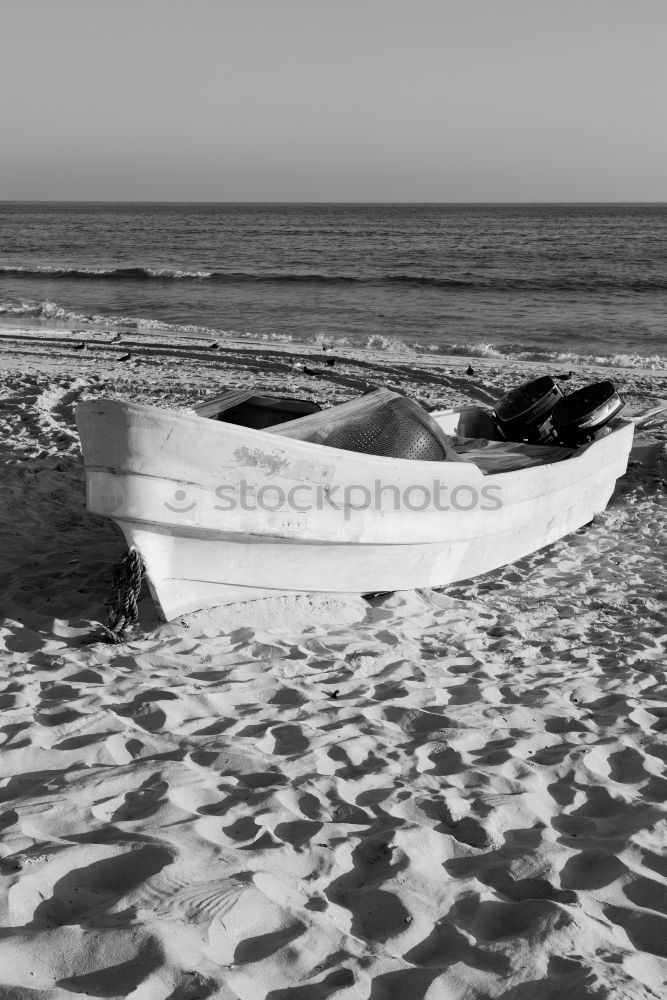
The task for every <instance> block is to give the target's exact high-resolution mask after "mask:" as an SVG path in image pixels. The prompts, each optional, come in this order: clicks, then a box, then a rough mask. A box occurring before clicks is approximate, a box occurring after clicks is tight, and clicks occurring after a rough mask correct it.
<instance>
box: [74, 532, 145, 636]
mask: <svg viewBox="0 0 667 1000" xmlns="http://www.w3.org/2000/svg"><path fill="white" fill-rule="evenodd" d="M143 576H144V565H143V563H142V561H141V556H140V555H139V553H138V552H137V550H136V549H130V550H129V552H126V553H125V554H124V555H123V556H121V558H120V559H119V560H118V562H117V563H116V565H115V566H114V567H113V583H112V584H111V589H110V591H109V597H108V598H107V609H108V614H107V621H108V625H102V624H101V623H100V622H97V623H96V626H97V630H96V631H95V632H93V633H91V635H90V636H88V637H87V639H86V642H109V643H116V644H117V643H121V642H125V640H126V638H127V637H128V635H129V634H130V633H131V632H132V631H133V629H134V626H135V625H136V624H137V622H138V621H139V608H138V607H137V600H138V598H139V592H140V591H141V581H142V579H143Z"/></svg>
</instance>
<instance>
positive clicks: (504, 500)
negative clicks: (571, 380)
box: [76, 390, 633, 620]
mask: <svg viewBox="0 0 667 1000" xmlns="http://www.w3.org/2000/svg"><path fill="white" fill-rule="evenodd" d="M382 392H384V393H385V394H386V390H381V393H382ZM247 395H248V394H246V396H247ZM389 395H393V394H391V393H389ZM411 405H413V406H415V405H416V404H411ZM345 406H348V407H352V408H354V404H344V406H343V407H342V408H340V407H336V408H335V410H336V411H339V410H344V408H345ZM202 410H205V407H202ZM332 412H333V410H329V411H324V413H325V414H331V413H332ZM322 416H323V415H322V414H314V415H313V416H305V417H301V418H300V419H297V420H292V421H291V422H290V423H284V424H281V425H278V426H274V427H268V428H266V429H264V430H258V429H256V428H251V427H246V426H242V425H240V424H235V423H227V422H224V420H222V419H211V417H210V416H202V415H201V413H188V412H174V411H169V410H165V409H160V408H158V407H153V406H143V405H137V404H134V403H125V402H119V401H117V400H106V399H103V400H95V401H87V402H84V403H82V404H80V405H79V407H78V409H77V414H76V418H77V423H78V427H79V433H80V437H81V442H82V447H83V454H84V461H85V468H86V480H87V506H88V509H89V510H90V511H91V512H93V513H95V514H100V515H104V516H107V517H110V518H112V519H113V520H114V521H115V522H116V523H117V524H118V525H119V527H120V528H121V530H122V532H123V534H124V535H125V538H126V540H127V543H128V546H130V547H134V548H136V549H137V550H138V552H139V554H140V555H141V558H142V559H143V562H144V564H145V567H146V575H147V579H148V582H149V585H150V588H151V591H152V594H153V597H154V599H155V602H156V605H157V607H158V610H159V613H160V614H161V616H162V617H163V618H164V619H166V620H171V619H173V618H175V617H177V616H179V615H182V614H185V613H188V612H192V611H196V610H199V609H203V608H212V607H215V606H219V605H225V604H232V603H237V602H243V601H250V600H255V599H258V598H263V597H268V596H274V595H278V594H285V593H290V594H303V593H313V592H320V593H322V592H324V593H337V594H344V593H352V594H367V593H373V592H379V591H393V590H410V589H414V588H421V587H441V586H443V585H445V584H448V583H452V582H454V581H456V580H461V579H465V578H468V577H472V576H476V575H478V574H480V573H486V572H488V571H489V570H493V569H495V568H497V567H499V566H502V565H505V564H506V563H510V562H514V561H516V560H517V559H520V558H521V557H523V556H525V555H528V554H529V553H531V552H534V551H535V550H537V549H539V548H542V547H543V546H545V545H550V544H551V543H553V542H555V541H556V540H557V539H559V538H561V537H563V536H564V535H567V534H568V533H569V532H572V531H574V530H575V529H577V528H579V527H581V526H582V525H584V524H586V523H588V522H589V521H590V520H591V519H592V518H593V516H594V515H595V514H596V513H598V512H600V511H602V510H604V508H605V507H606V505H607V503H608V501H609V499H610V497H611V495H612V492H613V490H614V486H615V483H616V479H617V478H618V477H619V476H622V475H623V473H624V472H625V470H626V466H627V460H628V455H629V452H630V448H631V446H632V438H633V423H632V421H629V420H624V419H621V418H616V419H615V420H614V421H613V423H612V424H611V425H610V426H609V427H608V428H607V429H606V430H605V432H604V434H603V435H602V436H600V437H599V439H597V440H593V441H591V442H589V443H587V444H585V445H583V446H581V447H579V448H576V449H574V450H571V451H569V450H568V451H565V450H564V449H558V448H556V449H554V448H549V447H542V446H540V445H514V444H508V443H506V442H505V443H501V442H500V441H499V440H498V438H499V435H498V434H497V432H496V431H495V427H494V422H493V419H492V416H491V411H489V410H486V409H484V408H481V407H467V408H463V409H459V410H448V411H441V412H437V413H433V414H430V415H426V417H425V419H426V420H427V421H428V422H429V424H430V427H431V431H432V434H433V435H434V437H435V438H437V437H438V436H439V437H440V440H441V442H442V443H443V449H444V451H443V457H444V458H445V459H446V460H440V461H433V460H421V459H408V458H405V459H396V458H393V457H387V456H382V455H374V454H364V453H360V452H357V451H349V450H344V449H342V448H336V447H331V446H328V445H323V444H321V443H317V440H318V437H317V435H315V437H314V440H300V439H299V438H298V437H297V436H296V435H298V434H303V433H304V432H303V431H302V430H301V428H303V426H306V428H308V427H309V426H310V424H309V423H308V422H311V423H312V422H313V421H314V425H313V426H315V425H317V421H318V420H320V418H322ZM318 426H319V425H318ZM447 435H458V438H457V440H456V441H455V442H454V444H455V445H456V444H457V447H458V450H454V451H452V448H450V447H448V443H449V444H450V445H451V444H452V441H451V439H450V438H448V437H447ZM311 437H312V434H311ZM461 438H463V439H477V440H473V441H471V440H463V443H461ZM479 439H483V440H479ZM445 452H446V455H445Z"/></svg>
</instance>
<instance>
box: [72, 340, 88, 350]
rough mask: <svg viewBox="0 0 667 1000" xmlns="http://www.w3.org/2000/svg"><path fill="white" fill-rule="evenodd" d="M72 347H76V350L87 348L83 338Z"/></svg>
mask: <svg viewBox="0 0 667 1000" xmlns="http://www.w3.org/2000/svg"><path fill="white" fill-rule="evenodd" d="M72 347H73V348H74V350H75V351H85V349H86V345H85V343H84V342H83V340H82V341H80V343H78V344H72Z"/></svg>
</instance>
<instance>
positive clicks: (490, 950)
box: [0, 327, 667, 1000]
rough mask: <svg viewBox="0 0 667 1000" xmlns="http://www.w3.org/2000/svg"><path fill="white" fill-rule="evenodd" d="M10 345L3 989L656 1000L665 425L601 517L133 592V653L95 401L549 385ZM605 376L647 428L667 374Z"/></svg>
mask: <svg viewBox="0 0 667 1000" xmlns="http://www.w3.org/2000/svg"><path fill="white" fill-rule="evenodd" d="M81 344H83V347H81V346H79V345H81ZM0 348H1V350H2V355H1V362H0V468H1V470H2V471H1V475H0V499H1V501H2V503H1V506H0V532H1V535H2V537H1V539H0V553H1V557H0V558H1V562H0V665H1V668H2V669H1V674H0V751H1V752H0V769H1V772H0V877H1V882H0V887H1V888H0V909H1V917H0V920H1V925H0V995H2V996H3V997H4V996H6V997H8V998H11V1000H65V998H71V997H78V996H81V995H83V996H85V995H88V996H93V997H106V998H121V997H123V998H124V997H129V998H132V1000H206V998H211V1000H213V998H216V1000H218V998H219V1000H263V998H267V1000H269V998H270V1000H287V998H290V1000H291V998H293V1000H301V998H303V1000H324V998H331V1000H338V998H340V1000H343V998H344V1000H390V998H391V1000H407V998H409V1000H474V998H501V997H502V998H505V1000H533V998H535V997H540V998H541V1000H561V998H563V997H569V998H572V1000H579V998H591V1000H593V998H595V1000H598V998H602V997H605V998H606V1000H648V998H653V1000H657V998H659V997H662V996H664V995H665V992H664V991H665V988H666V987H665V981H666V979H667V962H666V961H665V959H666V957H667V944H666V942H667V864H666V862H665V847H666V845H667V835H666V829H665V818H664V800H665V793H666V792H667V782H666V781H665V777H664V766H665V761H666V760H667V746H666V743H665V738H664V732H665V726H666V724H667V701H666V694H667V688H666V687H665V668H666V662H665V661H666V647H667V620H666V616H665V604H666V598H667V583H666V580H665V564H666V563H667V507H666V505H665V476H666V475H667V463H666V460H665V449H664V443H665V441H666V440H667V432H666V431H665V428H664V426H657V427H654V428H653V429H651V428H647V429H646V430H645V431H644V432H643V433H642V439H641V441H638V442H637V444H638V447H637V448H636V449H635V451H634V453H633V457H632V463H631V465H630V468H629V470H628V475H627V476H626V477H625V478H624V479H623V480H621V481H620V482H619V484H618V488H617V490H616V493H615V495H614V498H613V500H612V502H611V504H610V506H609V507H608V509H607V511H606V512H605V513H604V514H602V515H600V516H599V517H596V519H595V521H594V522H593V524H591V525H590V526H588V527H587V528H585V529H582V530H581V531H579V532H577V533H576V534H574V535H572V536H570V537H569V538H566V539H563V540H562V541H560V542H558V543H557V544H556V545H554V546H552V547H551V548H549V549H548V550H544V551H542V552H539V553H536V554H535V555H533V556H531V557H529V558H526V559H523V560H521V561H520V562H519V563H517V564H515V565H512V566H507V567H505V568H503V569H501V570H498V571H497V572H495V573H492V574H489V575H487V576H484V577H480V578H477V579H475V580H472V581H469V582H466V583H460V584H456V585H454V586H450V587H448V588H447V589H445V590H444V591H442V592H418V593H401V594H395V595H385V596H383V597H376V598H374V599H371V600H368V601H363V600H361V599H356V598H355V599H351V600H349V601H344V600H326V599H323V598H319V599H313V600H312V601H309V600H308V599H304V598H301V599H299V600H295V601H291V602H290V601H284V602H282V603H280V602H273V603H272V602H268V603H267V602H260V604H259V605H258V606H256V607H253V608H252V611H251V612H249V611H248V607H249V606H246V608H245V609H244V608H237V609H233V610H231V611H229V612H225V613H224V614H216V613H211V614H208V615H194V616H191V617H190V618H184V619H183V620H182V621H177V622H174V623H171V624H169V625H164V624H160V623H159V622H158V621H157V618H156V616H155V611H154V609H153V607H152V604H151V601H150V597H148V596H146V595H144V597H143V599H142V601H141V623H140V628H139V629H138V631H137V633H136V635H135V636H134V637H133V638H132V639H131V640H130V641H129V642H127V643H126V644H124V645H121V646H108V645H103V644H95V645H87V644H85V643H84V641H83V640H84V637H85V636H86V634H87V633H88V632H89V631H90V628H91V623H92V622H93V621H95V620H99V619H100V617H101V616H103V614H104V608H103V605H104V601H105V598H106V594H107V590H108V587H109V583H110V580H111V567H112V565H113V563H114V562H115V561H116V560H117V559H118V557H119V556H120V555H121V554H122V552H123V549H124V543H123V540H122V537H121V535H120V533H119V532H118V530H117V529H116V528H115V526H114V525H113V524H112V523H110V522H108V521H103V520H99V519H97V518H94V517H92V516H90V515H88V513H87V512H86V510H85V491H84V480H83V469H82V460H81V455H80V451H79V445H78V438H77V434H76V426H75V423H74V417H73V409H74V406H75V405H76V403H77V402H78V401H79V400H81V399H84V398H91V397H94V396H101V395H104V396H109V395H111V396H115V397H118V398H133V399H138V400H142V401H145V402H150V403H157V404H158V405H164V406H171V407H187V406H188V405H190V404H191V403H192V401H193V400H196V399H200V398H203V397H204V396H206V395H208V394H212V393H214V392H219V391H221V389H222V388H223V387H230V388H233V387H236V386H239V387H240V386H245V385H248V384H251V385H257V386H258V387H261V388H263V389H266V390H278V391H294V392H297V393H299V394H304V395H308V396H311V397H312V398H315V399H317V400H318V401H320V402H323V403H326V402H333V401H342V400H344V399H347V398H350V397H351V396H352V395H354V394H355V393H357V392H359V391H363V390H364V389H365V388H367V387H368V386H369V385H373V384H383V385H387V384H396V385H401V386H402V387H403V388H405V389H407V390H409V391H410V393H411V394H412V395H414V397H415V398H417V399H421V400H422V401H423V402H425V403H427V404H429V405H436V404H437V405H441V406H444V405H447V404H452V405H456V404H459V403H464V402H468V401H485V402H489V401H491V400H493V399H494V398H496V397H497V396H498V395H500V394H501V393H502V391H504V389H505V388H508V387H509V386H511V385H514V384H517V383H518V382H520V381H524V380H525V379H527V378H529V377H531V376H532V375H534V374H541V373H542V369H540V368H539V367H538V366H534V365H533V366H531V365H528V364H523V365H516V366H510V365H507V364H500V362H497V361H494V360H480V359H474V374H473V375H467V374H466V370H467V368H468V365H469V359H463V358H462V359H453V358H436V357H430V356H428V357H424V356H416V355H409V354H400V353H397V354H388V353H373V352H369V351H361V350H359V351H350V352H349V354H346V356H345V357H344V358H337V359H336V364H335V366H329V365H327V366H326V368H327V369H328V370H326V371H325V370H324V368H323V367H322V362H321V357H320V356H318V354H317V352H314V351H310V352H309V351H307V350H305V349H303V350H300V351H299V353H298V354H295V353H294V351H293V350H292V351H291V352H290V350H289V349H288V347H287V346H284V347H281V346H279V345H274V346H267V345H262V344H255V345H251V344H248V343H245V344H241V343H238V344H235V343H233V342H230V343H227V342H222V341H221V342H219V343H218V345H217V349H216V350H212V348H211V345H210V344H207V343H206V342H204V341H202V342H201V343H200V342H197V341H195V340H190V341H188V340H182V341H177V340H170V341H167V340H160V339H159V338H158V337H155V336H154V337H152V338H151V337H148V336H146V337H143V338H142V337H141V336H139V335H138V334H136V333H135V334H132V333H128V334H126V335H124V336H122V337H121V338H116V339H115V340H114V339H112V337H111V336H110V335H109V336H104V335H102V334H101V333H99V332H97V333H92V332H90V333H89V332H86V331H81V330H77V331H68V330H52V331H47V330H41V331H34V330H28V329H23V330H22V329H19V328H17V327H15V328H13V329H9V328H8V329H5V330H4V331H3V332H2V334H1V335H0ZM305 369H308V371H310V372H313V371H315V372H316V373H317V372H321V373H320V374H314V375H313V374H310V375H309V374H307V373H306V370H305ZM605 377H612V378H613V379H614V381H615V382H616V384H617V387H618V388H619V389H620V390H621V391H622V393H623V394H624V396H625V399H626V403H627V406H626V412H627V413H630V414H632V413H636V412H639V411H642V410H647V409H648V408H649V407H650V406H652V405H656V403H657V402H658V401H659V400H660V399H661V398H664V397H667V373H665V372H664V371H663V372H660V371H639V370H636V369H628V370H623V369H619V370H615V371H610V370H609V369H600V370H596V369H593V368H588V369H578V370H576V371H575V372H574V373H573V375H572V378H571V380H569V387H571V388H577V387H578V386H580V385H583V384H585V383H586V382H588V381H591V380H593V379H596V378H605Z"/></svg>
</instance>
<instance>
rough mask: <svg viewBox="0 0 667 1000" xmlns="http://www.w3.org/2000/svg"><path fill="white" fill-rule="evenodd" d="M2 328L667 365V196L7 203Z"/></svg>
mask: <svg viewBox="0 0 667 1000" xmlns="http://www.w3.org/2000/svg"><path fill="white" fill-rule="evenodd" d="M0 234H1V235H0V325H4V326H8V325H12V326H15V325H20V326H24V327H26V326H28V327H31V328H34V327H38V326H48V327H49V328H53V327H63V328H68V329H72V328H78V327H84V326H85V327H89V326H91V325H93V326H100V327H104V328H106V329H110V330H115V329H120V330H142V331H147V332H150V331H152V330H154V331H156V333H157V332H159V333H162V334H164V332H165V331H167V332H169V331H171V332H174V333H178V334H180V335H182V334H184V333H185V334H192V335H197V336H201V335H205V336H208V335H211V336H212V337H215V338H224V337H225V336H229V337H235V338H238V337H247V338H249V339H254V340H277V341H286V342H290V341H292V342H294V343H304V342H312V343H322V342H326V343H328V344H333V345H336V347H337V348H338V349H341V348H343V347H344V345H345V344H350V345H355V346H360V345H361V346H367V347H368V348H369V349H371V350H373V351H377V352H383V351H387V350H391V349H392V348H393V347H401V348H407V349H409V350H411V351H414V352H416V353H423V352H434V353H439V354H450V355H463V356H472V357H474V356H478V357H479V356H482V357H483V356H487V357H501V356H508V357H511V358H522V359H524V360H534V361H544V362H545V363H548V362H549V361H554V362H556V361H557V362H558V363H559V364H566V363H567V362H568V361H570V362H571V363H573V364H574V363H577V362H595V363H598V364H610V365H628V366H641V367H648V368H659V369H665V368H667V205H665V204H658V205H639V204H627V205H626V204H622V205H602V204H594V205H579V204H577V205H564V204H557V205H515V204H511V205H510V204H508V205H468V204H465V205H423V204H409V205H408V204H406V205H398V204H391V205H379V204H377V205H376V204H369V205H362V204H350V205H344V204H321V205H319V204H318V205H315V204H313V205H310V204H294V205H284V204H276V205H272V204H245V205H244V204H157V203H150V204H137V203H124V204H111V203H100V204H92V203H36V202H32V203H25V204H22V203H0Z"/></svg>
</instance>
